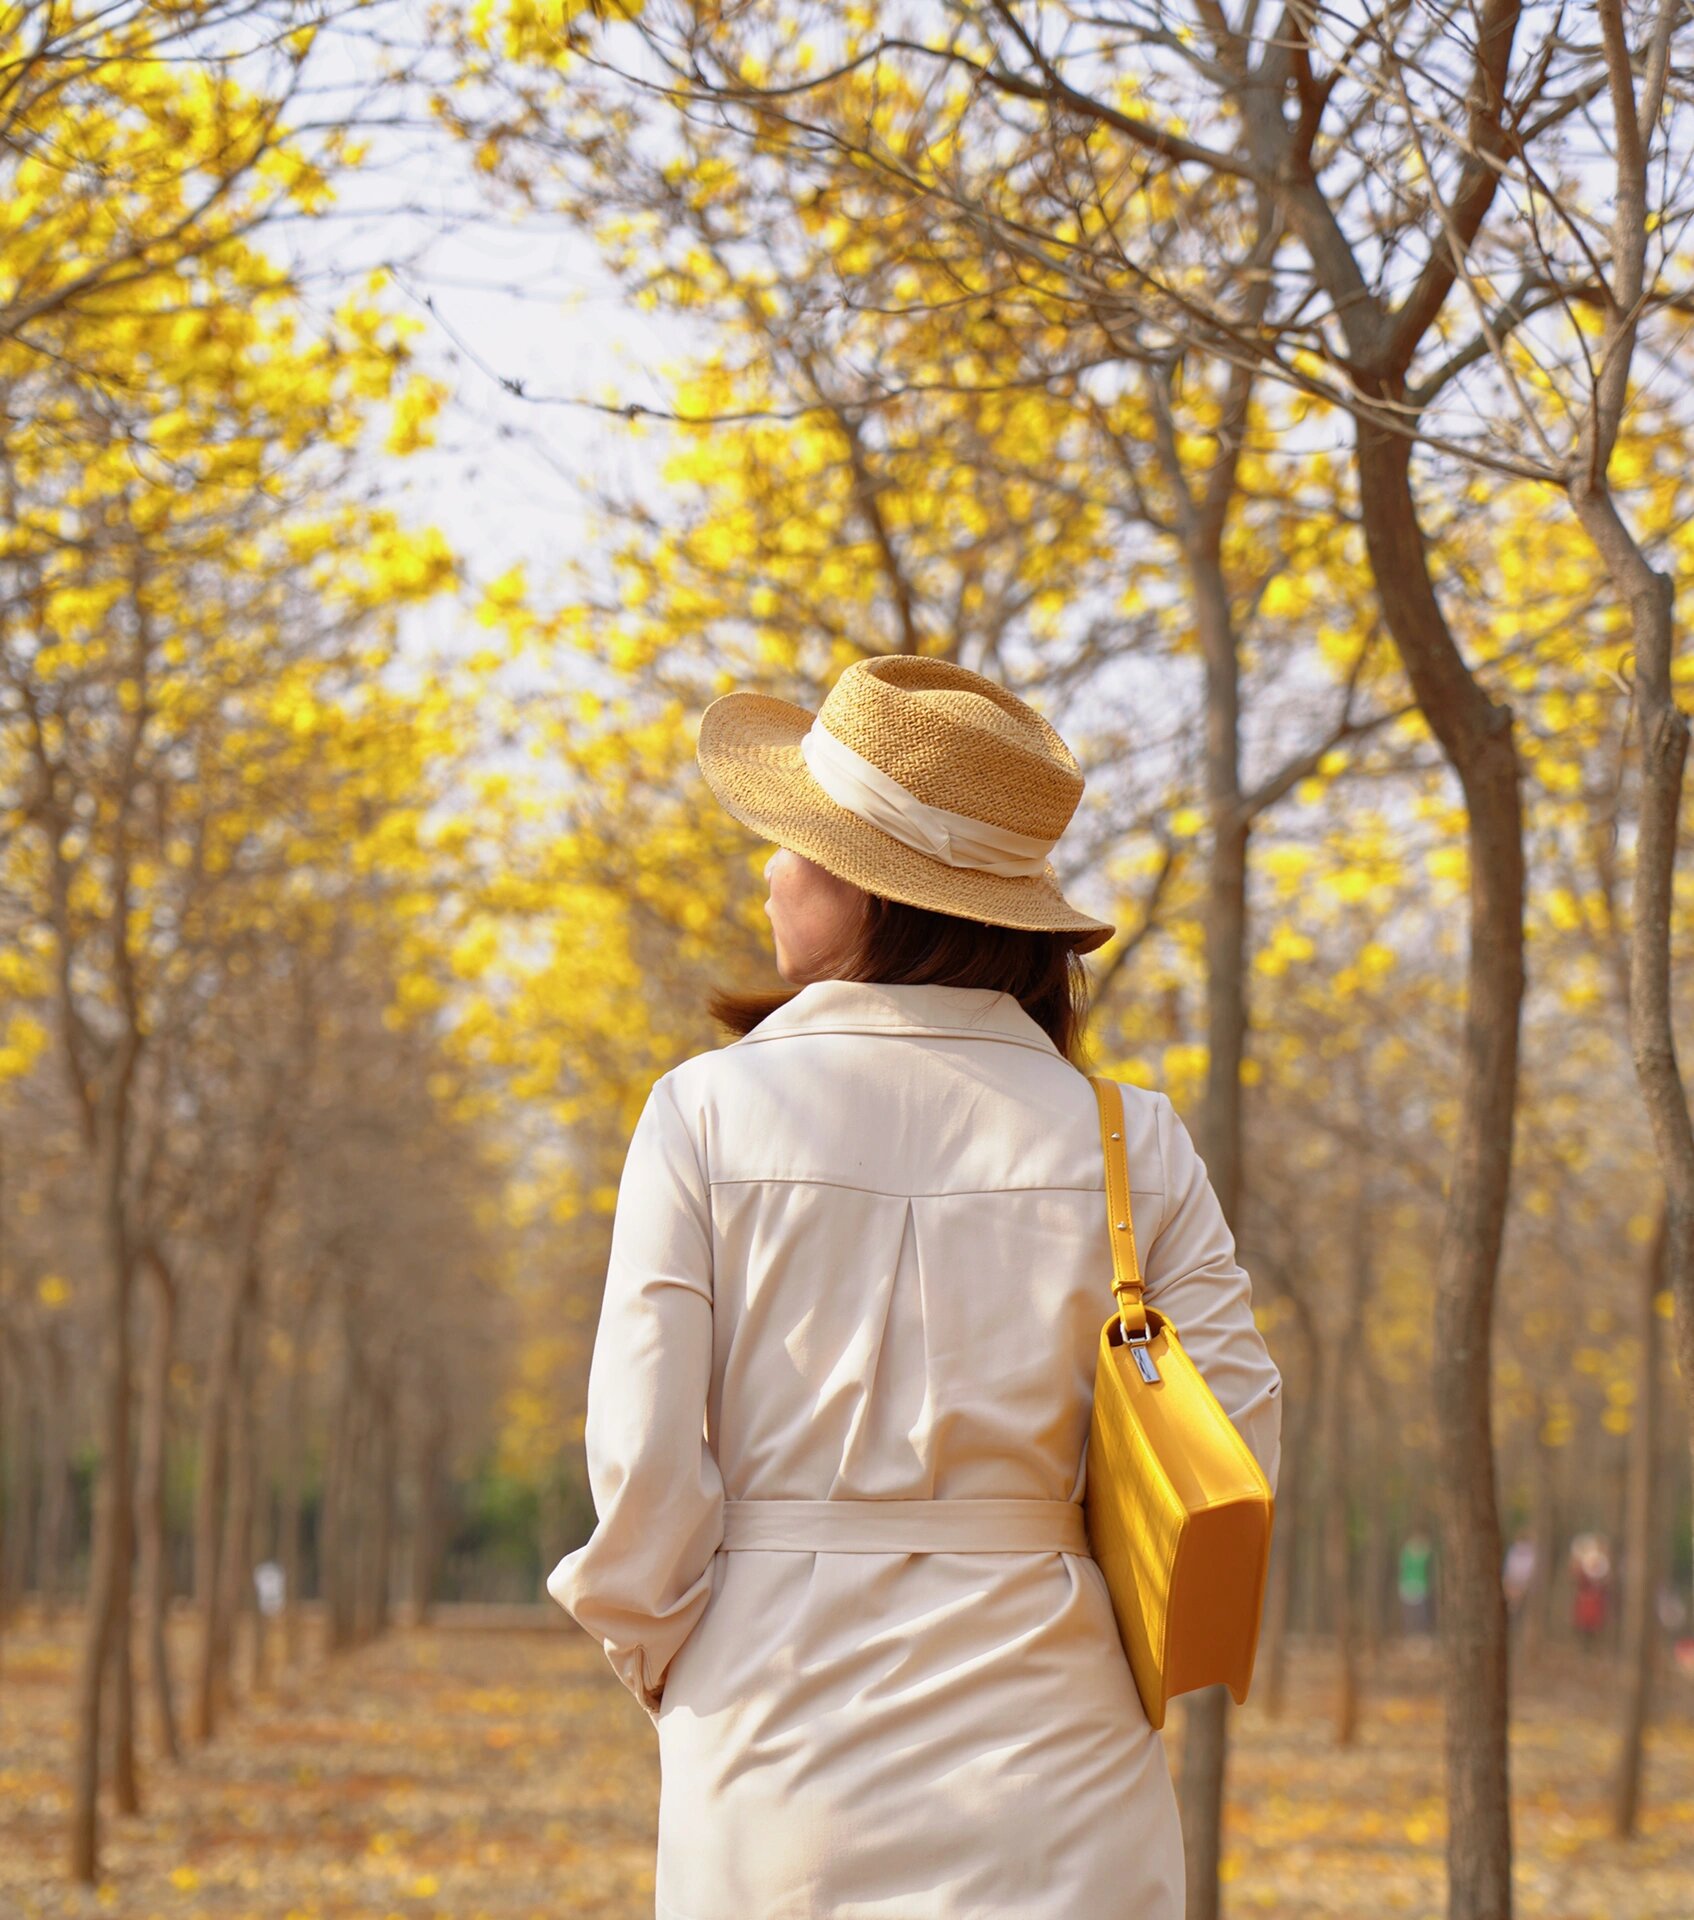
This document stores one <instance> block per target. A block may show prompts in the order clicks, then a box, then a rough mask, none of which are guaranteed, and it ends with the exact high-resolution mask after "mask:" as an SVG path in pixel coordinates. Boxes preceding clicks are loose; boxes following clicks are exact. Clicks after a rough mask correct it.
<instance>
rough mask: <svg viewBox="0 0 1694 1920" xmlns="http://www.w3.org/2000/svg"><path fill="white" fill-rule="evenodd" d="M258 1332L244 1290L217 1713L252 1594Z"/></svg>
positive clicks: (222, 1576)
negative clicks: (245, 1305) (243, 1314)
mask: <svg viewBox="0 0 1694 1920" xmlns="http://www.w3.org/2000/svg"><path fill="white" fill-rule="evenodd" d="M262 1333H263V1327H262V1324H261V1321H260V1317H259V1313H258V1309H257V1304H256V1301H255V1300H254V1299H253V1296H252V1294H251V1293H249V1295H248V1312H247V1314H246V1316H245V1319H244V1322H243V1326H242V1335H241V1353H240V1358H239V1363H238V1365H237V1367H236V1370H235V1381H234V1388H235V1391H234V1396H233V1398H232V1399H231V1401H230V1408H229V1416H230V1449H229V1512H228V1516H227V1520H226V1524H225V1527H224V1538H223V1559H222V1562H221V1565H220V1568H219V1576H218V1579H219V1586H220V1588H221V1589H222V1592H221V1596H220V1603H219V1608H218V1612H219V1618H220V1623H221V1627H222V1631H221V1632H220V1634H219V1635H218V1638H217V1642H216V1649H217V1680H216V1691H217V1697H218V1707H219V1710H220V1712H221V1710H222V1709H223V1708H224V1707H225V1706H226V1705H227V1704H228V1702H229V1701H230V1699H231V1698H232V1696H233V1679H234V1667H235V1654H236V1641H237V1638H238V1637H239V1634H240V1631H241V1622H242V1618H243V1616H244V1615H246V1614H247V1613H249V1612H250V1611H251V1606H252V1599H253V1482H254V1467H255V1463H254V1417H253V1401H254V1396H255V1387H256V1377H257V1374H258V1364H259V1352H258V1349H259V1343H260V1339H261V1337H262Z"/></svg>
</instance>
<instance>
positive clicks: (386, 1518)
mask: <svg viewBox="0 0 1694 1920" xmlns="http://www.w3.org/2000/svg"><path fill="white" fill-rule="evenodd" d="M380 1410H381V1422H380V1425H379V1426H378V1429H377V1437H378V1445H377V1447H376V1449H375V1462H374V1464H375V1468H376V1483H375V1486H374V1488H373V1490H372V1491H373V1493H374V1495H375V1499H376V1527H375V1530H374V1535H373V1539H372V1558H373V1559H374V1561H375V1562H376V1567H375V1572H374V1575H373V1579H372V1591H371V1629H372V1632H373V1633H376V1634H383V1633H386V1632H387V1631H388V1621H389V1587H390V1574H391V1571H392V1566H393V1559H394V1496H395V1480H396V1479H397V1477H398V1465H399V1440H398V1436H397V1434H396V1432H395V1401H394V1393H393V1389H392V1387H388V1388H385V1389H384V1391H383V1397H382V1402H381V1409H380Z"/></svg>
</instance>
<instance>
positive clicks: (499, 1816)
mask: <svg viewBox="0 0 1694 1920" xmlns="http://www.w3.org/2000/svg"><path fill="white" fill-rule="evenodd" d="M445 1620H451V1621H452V1624H446V1623H445ZM445 1620H444V1623H443V1624H441V1625H438V1626H435V1627H431V1628H428V1629H424V1630H413V1629H409V1628H401V1629H397V1630H396V1631H395V1632H393V1633H392V1634H390V1635H389V1636H388V1637H387V1638H385V1639H384V1640H381V1641H379V1642H377V1643H375V1644H373V1645H370V1646H366V1647H364V1648H361V1649H359V1650H358V1651H356V1652H354V1653H351V1654H346V1655H342V1656H339V1657H338V1658H336V1659H334V1660H331V1661H325V1660H323V1659H321V1658H319V1657H317V1656H315V1655H314V1656H313V1657H311V1658H310V1659H309V1660H308V1662H307V1663H306V1665H305V1666H304V1667H303V1668H302V1670H301V1671H300V1672H299V1673H298V1674H288V1673H279V1674H277V1675H276V1677H275V1678H274V1680H273V1682H272V1684H271V1685H270V1687H269V1688H268V1689H267V1690H266V1691H264V1692H262V1693H259V1694H256V1695H253V1696H252V1697H250V1698H247V1699H244V1700H243V1701H242V1703H241V1705H240V1707H239V1709H238V1710H237V1711H236V1712H235V1713H234V1714H233V1715H232V1716H231V1717H230V1719H229V1721H228V1724H227V1726H226V1728H225V1729H224V1731H222V1732H221V1733H220V1735H219V1737H218V1738H217V1740H216V1741H215V1742H214V1743H213V1744H212V1745H211V1746H209V1747H206V1748H203V1749H199V1750H196V1751H194V1752H192V1753H191V1754H190V1755H189V1757H188V1758H187V1759H186V1761H185V1762H184V1764H183V1765H182V1766H181V1767H180V1768H171V1767H167V1766H164V1765H160V1764H155V1763H154V1762H153V1761H152V1760H151V1759H149V1758H147V1757H146V1756H147V1755H148V1753H149V1744H148V1740H147V1738H146V1736H148V1735H150V1732H151V1720H150V1716H149V1710H148V1703H147V1702H146V1701H145V1699H144V1700H143V1704H142V1713H143V1729H144V1743H143V1756H144V1773H143V1806H144V1811H143V1812H142V1814H141V1815H139V1816H137V1817H131V1818H120V1817H116V1816H111V1815H108V1817H107V1819H106V1822H105V1841H104V1851H103V1859H102V1880H101V1884H100V1885H99V1887H97V1888H95V1889H73V1888H71V1887H69V1886H68V1884H67V1883H66V1880H65V1877H64V1872H63V1861H64V1858H65V1809H66V1804H67V1791H66V1780H67V1772H68V1757H69V1739H70V1707H71V1684H72V1679H73V1676H74V1672H75V1655H76V1649H75V1637H74V1636H75V1622H74V1620H73V1619H66V1620H63V1621H61V1622H60V1623H58V1624H57V1625H55V1626H52V1627H45V1626H42V1625H41V1624H39V1623H35V1622H32V1621H31V1620H30V1619H29V1618H28V1617H27V1616H25V1617H24V1618H23V1619H21V1620H19V1621H17V1622H15V1623H14V1624H13V1625H12V1626H11V1627H10V1628H9V1629H8V1630H7V1632H6V1634H5V1637H4V1639H3V1641H0V1914H4V1915H5V1916H7V1920H13V1916H16V1920H45V1917H46V1916H60V1915H94V1914H114V1915H118V1916H120V1917H121V1920H390V1916H402V1917H403V1920H562V1916H566V1915H573V1914H596V1915H604V1916H606V1917H607V1920H647V1917H648V1916H650V1915H651V1913H652V1911H653V1874H652V1856H653V1837H654V1819H655V1813H656V1809H657V1796H658V1769H657V1757H656V1747H655V1741H654V1736H653V1730H652V1727H651V1725H650V1723H649V1721H648V1720H647V1717H646V1716H645V1715H644V1714H643V1713H642V1712H641V1710H640V1709H639V1708H638V1707H637V1706H636V1705H635V1703H634V1702H633V1701H632V1700H630V1699H629V1697H628V1696H627V1695H626V1694H625V1693H624V1692H623V1690H622V1689H621V1688H620V1687H619V1686H618V1685H617V1683H616V1682H615V1681H614V1680H613V1679H612V1677H611V1674H610V1671H609V1669H608V1668H607V1667H606V1665H605V1662H604V1661H603V1659H602V1658H601V1656H600V1653H599V1651H598V1649H597V1648H595V1647H593V1646H591V1645H590V1644H589V1643H588V1642H587V1641H586V1640H585V1639H584V1638H583V1637H582V1636H581V1635H580V1634H578V1633H577V1632H576V1631H575V1629H574V1628H573V1627H571V1625H570V1624H569V1622H568V1621H565V1620H564V1619H563V1618H562V1616H557V1615H556V1610H553V1609H537V1610H536V1611H535V1612H533V1613H530V1612H528V1611H527V1610H518V1611H514V1612H511V1613H508V1614H499V1615H495V1614H489V1613H481V1614H470V1613H466V1614H463V1615H448V1616H446V1617H445ZM191 1651H192V1638H191V1623H190V1622H189V1621H188V1620H187V1619H183V1620H181V1621H179V1622H176V1623H174V1624H173V1656H174V1657H175V1658H176V1659H177V1660H178V1662H179V1669H180V1673H181V1675H182V1676H184V1677H186V1675H187V1673H188V1671H189V1659H190V1654H191ZM1435 1679H1436V1670H1435V1667H1434V1664H1433V1656H1432V1655H1431V1654H1429V1653H1427V1652H1426V1653H1423V1654H1415V1653H1404V1652H1402V1653H1397V1654H1396V1655H1395V1656H1394V1657H1393V1658H1392V1659H1391V1660H1389V1661H1388V1662H1387V1663H1386V1664H1385V1665H1384V1666H1383V1667H1382V1669H1381V1670H1380V1671H1378V1672H1376V1673H1374V1674H1373V1675H1372V1678H1371V1682H1370V1685H1369V1687H1368V1689H1367V1694H1366V1698H1365V1702H1364V1708H1363V1712H1362V1715H1361V1725H1360V1735H1359V1740H1358V1743H1357V1744H1356V1746H1354V1747H1353V1748H1352V1749H1350V1750H1349V1751H1347V1752H1345V1753H1340V1752H1337V1751H1336V1749H1335V1747H1334V1744H1333V1740H1332V1737H1331V1734H1330V1729H1329V1726H1328V1723H1327V1719H1326V1713H1327V1710H1328V1706H1329V1690H1330V1665H1329V1662H1328V1660H1327V1658H1326V1656H1325V1654H1324V1653H1323V1651H1322V1650H1321V1649H1312V1650H1308V1651H1302V1652H1300V1653H1298V1654H1297V1655H1296V1657H1295V1660H1294V1664H1293V1668H1292V1673H1291V1685H1290V1688H1289V1703H1290V1704H1289V1710H1288V1712H1287V1714H1286V1715H1285V1717H1284V1718H1283V1719H1281V1720H1280V1721H1277V1722H1272V1721H1270V1720H1269V1719H1267V1718H1266V1716H1265V1714H1264V1712H1263V1710H1262V1708H1261V1707H1260V1706H1258V1705H1257V1704H1251V1705H1249V1706H1248V1707H1247V1708H1246V1709H1245V1710H1244V1711H1242V1712H1241V1713H1239V1714H1237V1715H1236V1716H1235V1729H1236V1736H1237V1740H1236V1748H1235V1752H1234V1756H1233V1759H1232V1765H1231V1775H1230V1801H1231V1806H1230V1822H1229V1832H1230V1843H1229V1851H1228V1855H1227V1858H1226V1861H1225V1869H1224V1870H1225V1876H1226V1880H1227V1883H1228V1884H1227V1888H1226V1897H1227V1907H1228V1910H1229V1912H1230V1913H1232V1914H1234V1915H1236V1916H1241V1915H1249V1914H1251V1915H1269V1916H1272V1917H1273V1920H1306V1917H1307V1916H1318V1915H1336V1916H1347V1917H1348V1920H1373V1917H1374V1916H1378V1915H1411V1916H1416V1917H1417V1920H1425V1917H1426V1916H1427V1920H1436V1916H1438V1915H1439V1914H1441V1913H1442V1911H1443V1909H1444V1899H1443V1895H1442V1867H1441V1863H1442V1850H1443V1846H1444V1839H1445V1823H1444V1814H1443V1808H1442V1799H1441V1719H1440V1709H1439V1704H1438V1701H1437V1699H1436V1697H1435V1694H1434V1691H1433V1688H1434V1683H1435ZM1522 1694H1523V1697H1522V1699H1521V1700H1520V1703H1519V1708H1518V1713H1517V1719H1516V1722H1515V1724H1514V1728H1513V1740H1512V1758H1513V1769H1514V1774H1513V1787H1514V1793H1515V1797H1516V1800H1517V1806H1518V1824H1517V1885H1518V1912H1519V1914H1520V1915H1522V1916H1536V1917H1538V1920H1688V1916H1689V1915H1690V1914H1694V1686H1691V1685H1690V1683H1689V1682H1688V1681H1687V1680H1686V1679H1684V1678H1680V1677H1674V1676H1667V1679H1666V1681H1665V1683H1664V1685H1663V1687H1662V1688H1661V1692H1660V1720H1659V1724H1658V1725H1657V1726H1656V1727H1655V1728H1654V1731H1653V1734H1652V1736H1651V1744H1650V1747H1649V1754H1648V1771H1647V1797H1646V1810H1645V1815H1644V1819H1643V1823H1642V1831H1641V1833H1640V1835H1639V1837H1638V1838H1637V1839H1635V1840H1634V1841H1631V1842H1628V1843H1620V1842H1617V1841H1614V1840H1612V1839H1611V1838H1610V1837H1609V1833H1608V1823H1607V1818H1606V1781H1607V1776H1608V1772H1609V1767H1610V1761H1611V1755H1612V1750H1613V1733H1612V1729H1611V1726H1610V1724H1609V1720H1608V1713H1609V1702H1610V1700H1611V1699H1612V1698H1613V1697H1614V1696H1615V1689H1614V1688H1613V1687H1612V1686H1611V1685H1610V1684H1609V1681H1608V1675H1607V1672H1606V1670H1605V1668H1604V1667H1603V1666H1602V1665H1599V1664H1595V1665H1593V1666H1591V1667H1585V1666H1584V1665H1583V1663H1580V1662H1577V1663H1575V1665H1574V1668H1573V1669H1572V1670H1567V1671H1564V1672H1561V1673H1557V1675H1556V1676H1555V1675H1553V1674H1550V1675H1549V1676H1548V1678H1547V1679H1546V1680H1545V1681H1539V1680H1535V1679H1528V1680H1526V1681H1525V1684H1524V1686H1523V1689H1522ZM1179 1721H1180V1715H1179V1714H1173V1715H1172V1729H1173V1732H1172V1748H1173V1760H1174V1759H1176V1758H1177V1757H1178V1755H1177V1753H1176V1749H1177V1748H1178V1747H1179V1745H1180V1730H1179V1725H1178V1723H1179ZM750 1920H752V1917H751V1916H750Z"/></svg>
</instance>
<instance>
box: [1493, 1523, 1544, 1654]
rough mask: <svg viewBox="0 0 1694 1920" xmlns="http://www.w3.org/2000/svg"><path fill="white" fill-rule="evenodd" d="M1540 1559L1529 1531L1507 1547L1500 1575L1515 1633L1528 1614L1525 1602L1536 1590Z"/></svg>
mask: <svg viewBox="0 0 1694 1920" xmlns="http://www.w3.org/2000/svg"><path fill="white" fill-rule="evenodd" d="M1538 1560H1539V1555H1538V1554H1537V1553H1536V1550H1535V1542H1534V1540H1533V1539H1532V1538H1531V1537H1530V1535H1528V1534H1527V1533H1520V1534H1519V1535H1518V1536H1517V1538H1516V1539H1515V1540H1514V1541H1513V1542H1512V1544H1511V1545H1510V1546H1509V1547H1508V1548H1507V1549H1506V1562H1505V1567H1504V1569H1503V1571H1502V1573H1501V1576H1500V1584H1501V1585H1502V1586H1503V1587H1504V1588H1505V1593H1506V1617H1507V1619H1508V1621H1509V1622H1510V1624H1511V1628H1512V1631H1513V1633H1514V1634H1516V1633H1519V1632H1521V1630H1522V1624H1523V1621H1524V1620H1525V1618H1526V1617H1527V1615H1528V1608H1527V1606H1526V1604H1525V1603H1526V1602H1527V1601H1528V1599H1529V1596H1530V1594H1531V1593H1532V1592H1534V1590H1535V1576H1536V1572H1537V1563H1538Z"/></svg>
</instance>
